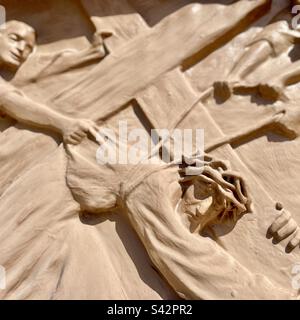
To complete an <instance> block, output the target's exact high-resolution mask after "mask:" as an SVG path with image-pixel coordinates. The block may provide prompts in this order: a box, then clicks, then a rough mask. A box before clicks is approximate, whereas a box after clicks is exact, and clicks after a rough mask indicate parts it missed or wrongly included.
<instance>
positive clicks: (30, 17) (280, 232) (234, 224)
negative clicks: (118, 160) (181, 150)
mask: <svg viewBox="0 0 300 320" xmlns="http://www.w3.org/2000/svg"><path fill="white" fill-rule="evenodd" d="M13 2H14V3H13ZM30 3H31V6H30V8H29V7H28V8H26V7H25V8H24V6H20V5H19V6H18V1H9V2H8V1H3V5H4V6H5V7H6V9H7V14H8V22H7V23H6V24H4V25H2V26H1V30H0V60H1V74H2V78H1V90H0V97H1V108H0V110H1V115H2V120H1V131H2V133H1V134H0V139H1V144H2V148H1V151H0V161H1V166H0V170H1V177H2V178H1V188H0V195H1V196H0V212H1V216H0V217H1V218H0V219H1V226H2V227H1V233H0V234H1V235H0V238H1V241H0V243H1V245H0V264H1V265H3V266H4V267H5V269H6V272H7V288H6V289H5V290H2V291H0V297H1V298H2V299H157V298H159V299H171V298H172V299H174V298H183V299H280V298H281V299H297V298H298V297H299V296H298V292H297V290H296V289H293V287H292V285H291V277H292V275H291V269H292V267H293V265H295V264H296V263H298V262H299V243H300V229H299V227H298V224H299V223H300V217H299V214H298V210H297V208H299V203H298V202H299V199H298V198H299V197H298V196H297V194H298V187H300V183H299V182H298V180H299V179H297V177H295V172H297V166H298V165H300V164H298V163H297V161H298V160H297V157H296V151H295V150H299V146H298V144H299V142H298V139H297V138H298V132H299V129H298V128H299V112H298V110H297V108H298V106H297V101H298V100H297V99H298V98H297V81H298V80H299V79H298V75H299V70H298V69H299V67H298V65H297V63H298V62H297V58H295V57H296V56H297V39H298V38H299V32H298V31H297V30H294V29H293V28H292V27H291V25H290V24H291V19H292V18H293V16H292V15H291V7H292V6H293V5H295V4H297V1H283V0H278V1H275V0H273V1H271V0H254V1H250V0H240V1H214V2H213V3H211V2H207V1H198V2H195V1H194V2H193V1H175V2H174V1H165V2H162V1H156V0H152V1H141V0H132V1H125V0H124V1H122V2H120V1H106V0H101V1H100V0H99V1H91V0H82V1H79V0H78V1H67V0H66V1H63V5H62V2H61V1H55V0H49V1H46V2H45V1H43V2H41V1H38V0H32V1H30ZM45 3H47V4H46V5H45ZM66 10H67V11H68V13H69V14H68V15H66V14H65V13H66V12H65V11H66ZM37 14H39V15H40V16H41V17H43V18H44V19H45V17H48V19H50V20H51V21H52V23H53V28H51V30H48V28H47V27H46V26H45V23H43V21H42V20H43V19H40V20H39V19H38V18H37ZM87 17H88V18H87ZM72 19H73V20H72ZM75 20H76V22H74V21H75ZM61 25H63V26H66V28H61ZM67 26H68V27H67ZM69 26H71V27H72V28H69ZM70 33H71V34H70ZM87 39H89V41H88V40H87ZM249 39H250V40H249ZM233 53H234V55H232V54H233ZM211 67H213V70H214V72H213V73H211V72H209V71H207V70H209V68H211ZM219 67H220V70H218V68H219ZM203 84H205V85H203ZM200 87H201V88H200ZM124 119H126V120H127V121H128V123H129V126H131V127H138V128H142V129H144V130H146V131H148V130H149V128H150V129H152V128H168V129H170V130H173V129H175V128H190V129H197V128H204V130H205V151H206V154H205V155H204V158H202V157H200V156H199V155H198V153H195V154H193V155H185V156H184V157H183V159H182V160H183V161H182V162H181V163H179V162H178V161H177V160H176V159H173V160H172V161H171V162H170V163H165V162H163V161H162V160H161V159H158V160H159V163H158V164H155V165H150V164H147V165H145V164H137V165H117V164H116V165H99V164H97V162H96V160H95V154H96V152H97V148H98V147H99V139H98V136H97V132H98V131H99V129H100V128H101V127H104V126H109V127H111V128H116V126H117V123H118V121H119V120H124ZM274 133H276V135H274ZM266 137H268V139H269V140H268V139H266ZM276 148H281V149H280V151H281V153H280V155H278V157H276V156H277V154H276V152H277V149H276ZM274 154H275V156H274ZM199 163H200V164H201V165H202V169H203V170H199V166H198V165H197V164H199ZM268 164H269V166H268ZM266 168H267V169H268V170H266ZM288 168H290V169H291V172H289V170H288ZM279 169H282V170H279ZM187 170H189V174H187ZM191 173H192V174H191ZM279 178H283V179H281V180H280V181H279ZM276 179H278V181H276ZM278 185H280V186H285V187H281V188H278ZM298 185H299V186H298ZM291 194H294V195H295V196H294V197H293V199H291V197H290V195H291Z"/></svg>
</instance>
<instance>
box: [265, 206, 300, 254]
mask: <svg viewBox="0 0 300 320" xmlns="http://www.w3.org/2000/svg"><path fill="white" fill-rule="evenodd" d="M267 236H268V237H269V238H273V241H274V242H275V243H279V242H281V241H283V240H284V239H286V238H288V237H290V236H291V239H290V241H289V243H288V245H287V247H286V250H287V251H288V252H290V251H292V250H294V249H295V248H296V247H297V246H299V244H300V228H299V226H298V224H297V222H296V221H295V220H294V219H293V218H292V216H291V214H290V213H289V212H288V211H287V210H284V209H283V210H281V211H280V213H279V216H278V217H277V218H276V219H275V221H274V222H273V223H272V225H271V226H270V228H269V230H268V234H267Z"/></svg>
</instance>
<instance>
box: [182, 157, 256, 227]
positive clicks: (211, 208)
mask: <svg viewBox="0 0 300 320" xmlns="http://www.w3.org/2000/svg"><path fill="white" fill-rule="evenodd" d="M197 161H198V160H197V159H195V162H194V164H192V165H191V160H189V161H188V163H189V164H188V166H187V167H186V168H185V171H186V172H187V170H189V174H188V175H185V176H183V177H182V181H181V185H182V189H183V196H182V199H181V202H180V206H179V209H180V212H182V213H184V214H185V215H186V216H187V217H188V220H189V226H190V230H191V232H200V233H202V232H204V231H206V230H205V229H207V228H209V227H212V226H213V225H218V224H227V225H231V226H233V225H234V224H235V223H236V222H237V220H238V219H239V218H240V217H241V216H242V215H243V214H245V213H247V212H250V211H251V208H250V205H251V201H250V199H249V197H248V194H247V188H246V185H245V182H244V180H243V179H242V178H241V177H240V175H239V174H238V173H236V172H232V171H231V170H230V169H229V168H228V166H227V165H226V164H225V163H224V162H223V161H219V160H214V159H212V158H210V157H209V156H207V155H205V156H204V160H201V162H202V166H196V163H197Z"/></svg>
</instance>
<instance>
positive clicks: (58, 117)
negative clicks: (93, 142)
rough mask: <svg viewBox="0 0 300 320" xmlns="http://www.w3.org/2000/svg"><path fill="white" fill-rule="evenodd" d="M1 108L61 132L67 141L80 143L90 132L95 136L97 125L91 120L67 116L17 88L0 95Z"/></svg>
mask: <svg viewBox="0 0 300 320" xmlns="http://www.w3.org/2000/svg"><path fill="white" fill-rule="evenodd" d="M0 105H1V107H0V109H2V111H4V112H5V113H7V114H8V115H10V116H11V117H12V118H14V119H16V120H18V121H20V122H22V123H25V124H29V125H32V126H35V127H40V128H47V129H50V130H53V131H55V132H58V133H60V134H61V135H62V136H63V139H64V141H65V142H66V143H72V144H77V143H79V142H80V141H81V140H82V139H83V138H84V137H85V136H86V135H87V133H88V132H90V133H91V134H93V135H94V136H95V134H96V125H95V124H94V122H93V121H91V120H85V119H84V120H78V119H73V118H70V117H66V116H64V115H62V114H60V113H59V112H57V111H54V110H52V109H50V108H49V107H47V106H46V105H43V104H40V103H37V102H35V101H33V100H31V99H29V98H28V97H26V96H25V95H23V94H22V92H20V91H17V90H11V89H10V90H7V92H5V93H2V94H1V97H0Z"/></svg>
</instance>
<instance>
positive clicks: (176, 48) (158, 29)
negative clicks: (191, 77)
mask: <svg viewBox="0 0 300 320" xmlns="http://www.w3.org/2000/svg"><path fill="white" fill-rule="evenodd" d="M269 4H270V1H269V0H257V1H247V0H241V1H238V2H236V3H234V4H232V5H229V6H224V8H222V9H220V10H219V11H218V12H217V13H216V14H215V15H213V16H212V17H208V20H206V21H203V19H200V17H202V16H201V12H200V11H201V6H200V5H198V4H196V5H189V6H186V7H184V8H182V9H180V10H178V11H177V12H175V13H174V14H172V15H170V16H169V17H167V18H165V19H164V20H162V21H161V22H160V23H159V24H157V25H156V26H155V27H154V28H152V29H149V30H148V31H145V32H144V34H143V36H138V37H137V38H134V39H133V40H131V41H129V42H128V43H126V44H124V45H122V46H121V47H120V48H119V50H118V51H117V52H113V53H112V54H110V55H109V56H108V57H107V58H106V59H104V61H102V62H101V63H100V64H99V65H98V66H96V67H95V68H94V69H93V70H92V71H91V72H89V73H88V74H87V75H86V76H84V77H83V78H82V79H80V80H78V81H75V83H74V84H73V85H72V86H70V87H67V88H64V90H62V92H61V93H59V94H58V95H57V96H56V97H55V99H54V100H52V103H53V104H54V106H55V105H56V106H57V107H59V109H60V110H61V111H63V112H65V113H66V114H69V115H73V116H76V117H88V118H91V119H94V120H98V119H102V118H106V117H108V116H109V115H110V114H114V113H115V112H116V111H117V110H119V109H120V108H121V107H122V106H123V105H125V104H126V103H128V102H129V101H130V100H132V99H134V98H135V96H136V94H137V93H138V92H139V91H140V90H142V89H144V88H146V87H147V86H149V85H150V84H151V83H153V82H154V81H155V80H156V79H157V78H159V77H160V76H162V75H163V74H165V73H166V72H168V71H170V70H172V69H174V68H176V67H178V66H180V65H182V64H183V63H184V62H185V61H186V60H188V59H189V58H190V57H193V56H194V55H195V54H197V53H199V52H202V53H203V54H204V55H205V53H207V51H209V50H210V48H211V47H214V48H215V47H216V45H217V44H218V43H219V44H220V41H221V40H222V39H223V38H224V37H225V38H226V36H228V35H229V34H232V32H233V31H234V30H236V32H237V33H238V32H240V31H241V30H240V29H241V28H245V27H246V26H249V25H250V24H251V23H252V22H253V21H254V20H256V19H257V18H258V17H259V16H261V15H262V14H264V13H265V11H266V9H265V7H268V6H269Z"/></svg>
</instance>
